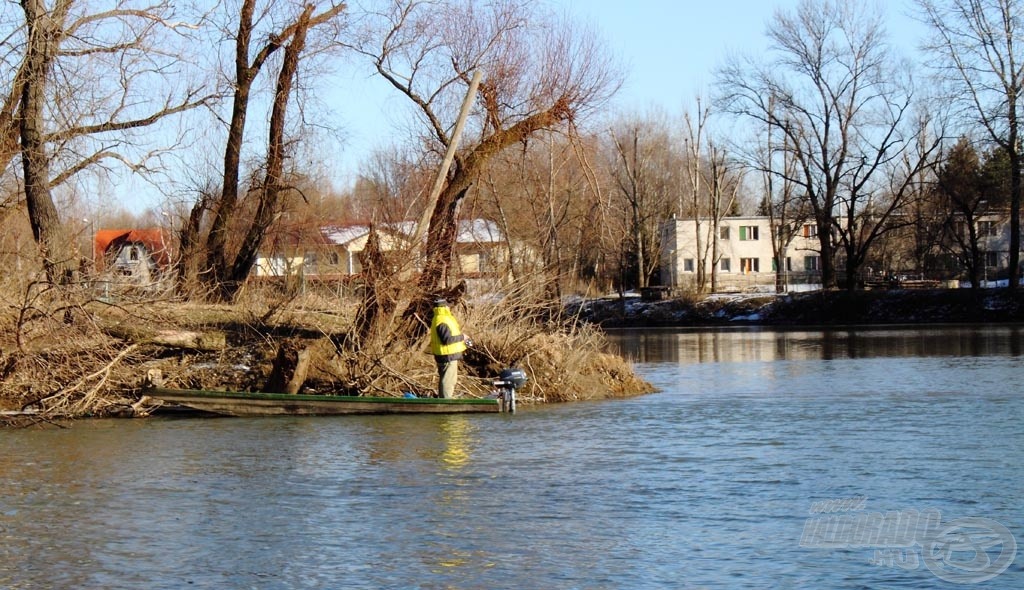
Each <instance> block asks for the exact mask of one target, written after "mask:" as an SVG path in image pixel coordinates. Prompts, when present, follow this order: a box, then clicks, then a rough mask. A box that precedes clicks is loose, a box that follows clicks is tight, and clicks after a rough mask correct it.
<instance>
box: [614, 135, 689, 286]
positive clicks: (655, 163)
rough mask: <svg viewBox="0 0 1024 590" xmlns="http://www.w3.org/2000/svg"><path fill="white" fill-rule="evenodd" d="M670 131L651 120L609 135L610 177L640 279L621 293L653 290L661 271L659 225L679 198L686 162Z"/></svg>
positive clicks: (629, 281)
mask: <svg viewBox="0 0 1024 590" xmlns="http://www.w3.org/2000/svg"><path fill="white" fill-rule="evenodd" d="M669 129H670V126H669V125H668V124H667V123H666V122H665V118H664V117H660V118H659V117H657V116H654V115H649V116H647V117H646V119H645V120H639V119H636V120H632V121H624V122H623V123H622V124H620V126H619V128H615V129H612V131H611V139H612V142H613V144H614V147H615V151H614V163H612V164H611V165H610V168H611V175H612V178H613V181H614V186H615V187H616V188H617V189H618V190H617V191H615V194H617V195H618V196H619V197H620V198H621V199H622V201H621V203H622V205H623V207H622V208H623V213H624V215H623V218H624V220H625V226H626V227H627V228H628V236H629V240H628V241H626V242H625V243H624V246H627V247H628V248H629V250H628V254H629V256H628V257H627V260H628V264H629V266H631V267H633V270H634V271H635V273H636V274H635V277H634V278H633V279H632V280H628V281H626V283H627V284H625V285H623V287H629V286H630V285H633V286H636V287H640V288H643V287H647V286H648V285H649V284H650V282H651V279H652V275H653V273H654V271H655V269H657V268H658V266H659V258H658V253H659V250H660V244H661V232H660V231H659V230H658V225H659V224H660V223H661V222H662V221H663V220H665V219H666V218H667V217H668V216H669V215H670V214H671V212H672V209H673V207H674V205H676V202H675V201H676V195H678V194H679V193H680V192H681V188H682V187H680V186H679V182H678V178H677V171H679V170H680V168H681V167H682V157H681V154H678V153H674V150H675V146H676V144H677V142H676V141H674V139H673V138H672V136H671V134H670V133H669V131H668V130H669Z"/></svg>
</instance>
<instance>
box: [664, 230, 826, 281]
mask: <svg viewBox="0 0 1024 590" xmlns="http://www.w3.org/2000/svg"><path fill="white" fill-rule="evenodd" d="M712 228H713V226H712V223H711V222H710V220H708V219H701V220H699V238H700V239H699V240H698V220H695V219H676V218H673V219H669V220H668V221H666V222H665V223H664V224H663V225H662V239H661V276H662V282H663V283H664V284H665V285H666V286H668V287H671V288H672V289H673V290H676V289H679V290H688V289H695V288H696V286H697V281H698V271H699V268H701V266H703V268H704V269H705V276H706V281H707V287H708V288H710V286H711V273H712V269H714V272H715V273H716V288H717V290H719V291H751V290H774V285H775V281H776V274H777V272H776V271H777V268H776V267H777V265H776V262H775V257H774V256H773V254H772V232H771V225H770V221H769V218H768V217H762V216H754V217H727V218H725V219H722V220H721V222H720V223H719V224H718V231H717V232H716V233H715V234H714V235H711V234H712ZM817 229H818V228H817V226H816V225H814V224H813V223H805V224H803V225H802V227H801V228H800V229H799V231H798V232H797V236H796V237H794V238H793V239H792V240H791V241H790V243H789V245H788V246H787V247H786V248H785V249H784V258H783V260H784V268H783V269H782V278H783V282H784V284H785V285H786V286H787V289H789V290H806V289H814V288H820V283H821V278H820V274H819V272H820V269H821V256H820V254H819V247H818V237H817V235H818V232H817ZM711 239H713V240H714V241H715V243H714V244H712V242H710V240H711ZM702 262H703V264H701V263H702Z"/></svg>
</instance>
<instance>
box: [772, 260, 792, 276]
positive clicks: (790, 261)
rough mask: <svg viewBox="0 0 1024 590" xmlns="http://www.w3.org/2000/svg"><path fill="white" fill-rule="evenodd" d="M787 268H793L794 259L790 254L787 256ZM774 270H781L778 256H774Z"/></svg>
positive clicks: (789, 269) (788, 269)
mask: <svg viewBox="0 0 1024 590" xmlns="http://www.w3.org/2000/svg"><path fill="white" fill-rule="evenodd" d="M786 270H787V271H791V270H793V259H792V258H790V257H789V256H787V257H786ZM772 272H779V261H778V259H776V258H774V257H773V258H772Z"/></svg>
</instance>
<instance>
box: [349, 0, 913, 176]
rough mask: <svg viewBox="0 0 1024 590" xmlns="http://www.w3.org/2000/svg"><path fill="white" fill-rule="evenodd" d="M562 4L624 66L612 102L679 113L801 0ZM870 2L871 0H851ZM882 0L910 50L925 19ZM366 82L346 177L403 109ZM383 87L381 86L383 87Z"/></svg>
mask: <svg viewBox="0 0 1024 590" xmlns="http://www.w3.org/2000/svg"><path fill="white" fill-rule="evenodd" d="M540 1H541V2H543V3H545V4H547V5H548V6H550V7H551V8H552V9H553V10H554V11H556V12H562V13H565V14H566V15H568V16H569V17H570V18H573V19H574V20H577V21H579V22H581V23H586V24H590V25H592V26H593V28H594V29H596V30H597V32H598V34H599V35H600V36H601V37H602V38H604V39H605V40H606V41H607V42H608V47H609V49H610V51H611V52H612V53H613V54H614V55H616V56H617V58H618V59H619V60H621V62H622V63H623V65H624V67H625V69H626V82H625V85H624V87H623V88H622V90H621V91H620V93H619V94H618V96H617V97H616V99H615V102H614V104H613V105H612V109H613V112H618V111H622V112H642V111H644V110H646V109H648V108H652V107H655V108H661V109H663V110H665V111H666V112H667V113H669V114H670V115H671V114H680V113H682V112H683V111H684V110H685V109H688V108H690V107H691V105H693V104H694V99H695V98H696V97H697V96H698V95H702V96H707V95H708V94H709V93H710V92H711V87H712V85H713V84H714V71H715V68H716V67H717V66H718V65H720V64H721V63H722V61H723V60H725V59H726V58H727V57H728V56H729V55H730V54H732V53H744V54H746V53H755V54H756V53H758V52H763V51H764V50H765V49H766V48H767V47H768V41H767V39H766V38H765V36H764V31H765V26H766V23H767V22H768V21H769V19H770V18H771V17H772V16H773V15H774V14H775V12H776V11H777V10H779V9H782V10H785V11H791V10H793V9H795V7H796V6H797V4H798V3H799V0H718V1H715V0H708V1H693V0H632V1H624V0H540ZM850 1H855V2H872V1H873V0H850ZM878 6H880V7H881V8H882V10H884V11H885V13H886V15H887V21H886V26H887V28H888V29H889V33H890V35H891V38H892V40H893V41H894V42H895V43H896V45H897V46H898V47H899V48H900V49H901V50H903V51H912V50H913V48H914V47H915V46H916V43H917V36H918V35H919V33H920V27H919V26H918V25H917V24H916V23H914V22H913V21H912V20H911V19H910V18H909V17H907V16H906V15H907V13H908V12H909V11H910V9H911V3H910V0H891V1H889V2H882V3H879V4H878ZM347 83H353V84H357V85H360V86H361V88H362V89H363V90H364V91H363V92H360V93H358V94H359V96H354V97H352V98H353V102H351V103H350V104H348V105H347V106H346V107H343V108H341V109H339V115H340V116H341V117H342V119H343V125H345V127H346V130H347V134H348V140H347V143H346V145H345V146H343V153H342V154H341V157H342V159H343V163H342V168H343V169H344V170H345V171H347V173H344V174H342V175H341V176H342V177H343V181H344V180H346V179H349V178H351V176H349V175H350V174H354V173H355V172H356V171H357V169H358V165H359V162H360V161H361V160H362V159H364V157H365V156H366V155H367V154H368V153H369V152H370V151H371V150H372V149H373V148H374V147H379V146H382V145H385V144H387V143H388V141H389V138H390V137H392V136H393V135H394V132H393V125H395V124H397V123H399V121H397V120H393V119H392V118H391V117H390V115H389V113H393V112H396V111H400V110H403V109H404V108H405V107H406V105H405V104H403V103H402V101H401V99H399V98H397V97H394V96H393V95H392V96H391V97H388V96H387V94H386V93H387V91H388V90H389V89H388V88H386V87H384V85H383V84H378V82H375V81H371V80H366V79H365V78H355V79H347ZM378 91H379V92H380V93H381V94H377V92H378Z"/></svg>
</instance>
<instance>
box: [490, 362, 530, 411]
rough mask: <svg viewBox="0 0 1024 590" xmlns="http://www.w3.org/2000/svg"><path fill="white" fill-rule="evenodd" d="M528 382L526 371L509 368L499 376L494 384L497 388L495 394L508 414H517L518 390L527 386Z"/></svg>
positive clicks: (503, 370)
mask: <svg viewBox="0 0 1024 590" xmlns="http://www.w3.org/2000/svg"><path fill="white" fill-rule="evenodd" d="M526 380H527V377H526V371H524V370H522V369H519V368H513V367H509V368H507V369H502V371H501V373H499V374H498V378H497V379H495V380H494V381H493V382H492V385H494V388H495V390H494V393H495V395H497V397H498V400H499V401H500V402H501V404H502V406H503V407H504V409H505V411H506V412H509V413H515V411H516V390H517V389H519V388H520V387H522V386H524V385H526Z"/></svg>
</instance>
